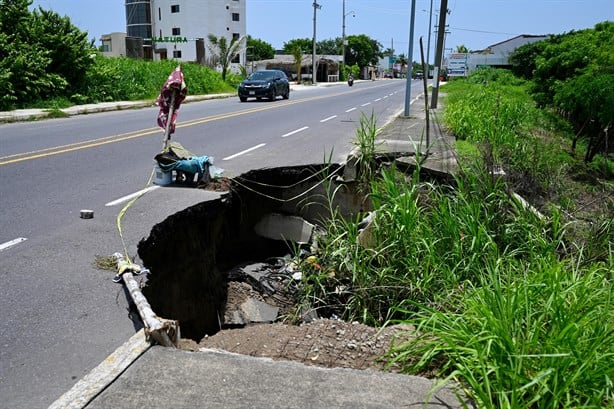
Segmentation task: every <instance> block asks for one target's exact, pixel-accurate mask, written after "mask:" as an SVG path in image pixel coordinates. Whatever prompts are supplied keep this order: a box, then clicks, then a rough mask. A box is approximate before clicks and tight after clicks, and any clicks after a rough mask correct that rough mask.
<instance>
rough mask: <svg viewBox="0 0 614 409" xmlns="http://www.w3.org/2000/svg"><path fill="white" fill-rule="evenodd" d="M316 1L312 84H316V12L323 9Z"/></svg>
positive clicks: (314, 4) (314, 9)
mask: <svg viewBox="0 0 614 409" xmlns="http://www.w3.org/2000/svg"><path fill="white" fill-rule="evenodd" d="M321 8H322V6H320V5H319V4H318V3H317V2H316V1H314V2H313V50H312V53H311V83H312V84H313V85H315V84H316V11H317V10H318V9H321Z"/></svg>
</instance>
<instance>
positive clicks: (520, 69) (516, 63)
mask: <svg viewBox="0 0 614 409" xmlns="http://www.w3.org/2000/svg"><path fill="white" fill-rule="evenodd" d="M546 44H547V43H546V41H537V42H534V43H529V44H525V45H522V46H520V47H518V48H517V49H515V50H514V52H513V53H512V54H511V55H510V57H509V59H508V60H509V62H510V63H512V72H513V73H514V75H516V76H518V77H521V78H524V79H527V80H530V79H532V78H533V71H534V70H535V61H536V60H537V57H538V56H539V55H540V54H541V53H542V52H543V50H544V47H545V46H546Z"/></svg>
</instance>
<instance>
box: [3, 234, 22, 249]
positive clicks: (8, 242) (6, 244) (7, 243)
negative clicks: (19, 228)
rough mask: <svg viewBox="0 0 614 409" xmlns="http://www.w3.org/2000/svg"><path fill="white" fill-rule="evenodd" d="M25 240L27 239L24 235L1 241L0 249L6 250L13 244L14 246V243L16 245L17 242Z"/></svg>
mask: <svg viewBox="0 0 614 409" xmlns="http://www.w3.org/2000/svg"><path fill="white" fill-rule="evenodd" d="M26 240H28V239H26V238H25V237H17V238H16V239H13V240H11V241H7V242H6V243H2V244H0V251H2V250H6V249H8V248H9V247H13V246H15V245H17V244H19V243H21V242H23V241H26Z"/></svg>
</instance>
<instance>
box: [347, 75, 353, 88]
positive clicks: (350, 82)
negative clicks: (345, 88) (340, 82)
mask: <svg viewBox="0 0 614 409" xmlns="http://www.w3.org/2000/svg"><path fill="white" fill-rule="evenodd" d="M348 85H349V86H350V87H351V86H352V85H354V77H349V78H348Z"/></svg>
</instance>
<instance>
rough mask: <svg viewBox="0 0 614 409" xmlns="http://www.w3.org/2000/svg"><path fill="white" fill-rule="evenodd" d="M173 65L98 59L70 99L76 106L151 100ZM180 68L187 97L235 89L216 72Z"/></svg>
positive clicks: (191, 67)
mask: <svg viewBox="0 0 614 409" xmlns="http://www.w3.org/2000/svg"><path fill="white" fill-rule="evenodd" d="M177 65H178V63H177V61H171V60H165V61H155V62H154V61H145V60H137V59H133V58H121V57H119V58H117V57H113V58H108V57H103V56H98V57H96V64H94V66H93V67H92V69H91V70H90V71H89V72H88V73H87V80H86V82H87V87H86V90H85V91H84V94H83V95H75V96H73V98H72V99H73V101H74V102H76V103H84V102H88V103H92V102H106V101H134V100H147V99H155V98H156V97H157V96H158V94H159V93H160V89H161V88H162V85H164V82H165V81H166V79H167V78H168V75H169V74H170V73H171V72H172V71H173V70H174V69H175V68H176V67H177ZM181 68H182V71H183V75H184V78H185V82H186V85H187V87H188V94H189V95H191V94H196V95H200V94H211V93H223V92H233V91H234V90H235V88H234V87H233V85H232V83H231V82H229V83H226V82H224V81H223V80H222V76H221V74H220V73H219V72H217V71H213V70H211V69H209V68H207V67H203V66H201V65H197V64H192V63H186V64H181ZM229 78H230V79H232V78H234V77H232V76H231V77H229Z"/></svg>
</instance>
